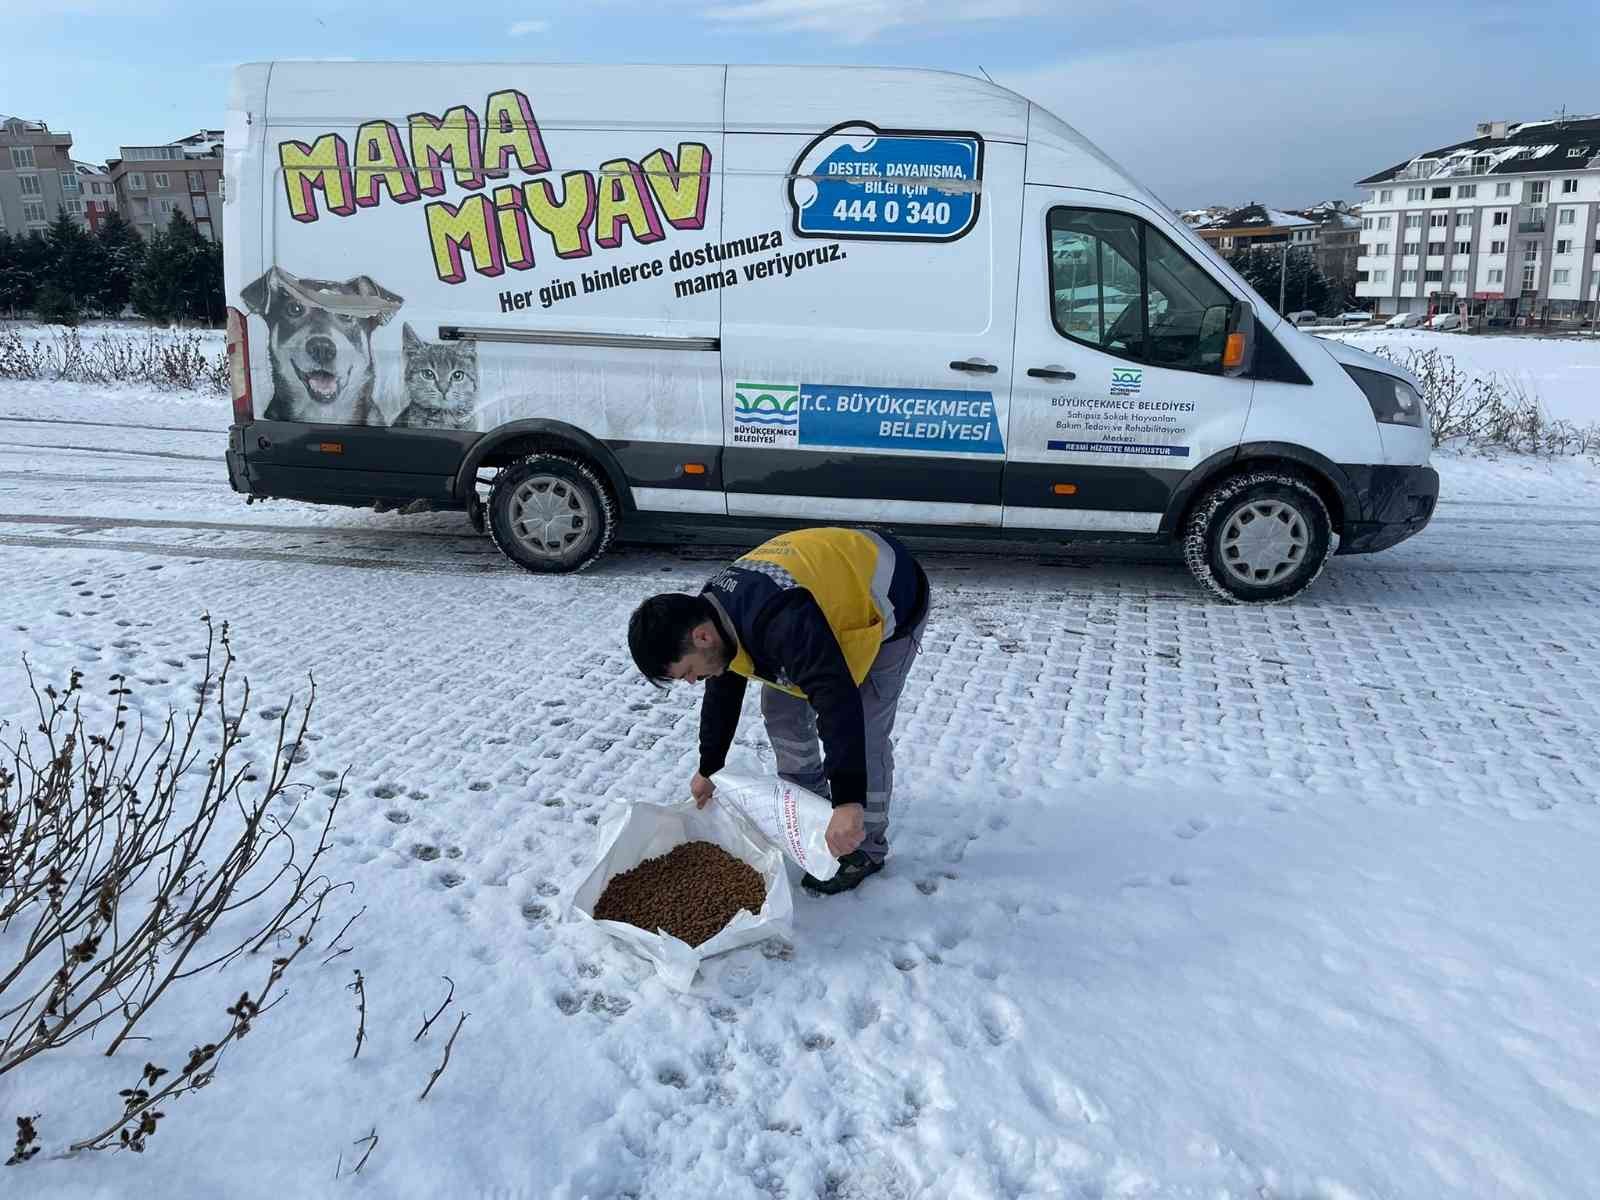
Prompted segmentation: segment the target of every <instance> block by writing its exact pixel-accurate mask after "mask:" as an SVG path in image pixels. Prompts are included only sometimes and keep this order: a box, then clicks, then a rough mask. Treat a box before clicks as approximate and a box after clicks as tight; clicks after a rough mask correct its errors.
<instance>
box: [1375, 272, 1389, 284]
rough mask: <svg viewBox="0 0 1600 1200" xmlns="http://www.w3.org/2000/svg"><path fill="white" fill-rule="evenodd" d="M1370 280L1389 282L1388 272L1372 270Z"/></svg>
mask: <svg viewBox="0 0 1600 1200" xmlns="http://www.w3.org/2000/svg"><path fill="white" fill-rule="evenodd" d="M1372 282H1373V283H1388V282H1389V272H1387V271H1374V272H1373V273H1372Z"/></svg>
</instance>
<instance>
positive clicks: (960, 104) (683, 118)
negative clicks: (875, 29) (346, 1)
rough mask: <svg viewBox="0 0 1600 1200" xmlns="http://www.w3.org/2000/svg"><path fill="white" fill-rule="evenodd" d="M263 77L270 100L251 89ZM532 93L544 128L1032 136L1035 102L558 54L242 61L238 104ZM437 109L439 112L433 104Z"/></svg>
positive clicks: (309, 110)
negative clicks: (565, 59)
mask: <svg viewBox="0 0 1600 1200" xmlns="http://www.w3.org/2000/svg"><path fill="white" fill-rule="evenodd" d="M263 79H264V80H266V97H265V104H264V105H263V103H262V98H261V97H260V96H259V95H257V96H249V95H242V94H241V92H251V91H254V90H255V89H256V88H257V87H259V86H260V85H259V83H257V82H256V81H259V80H263ZM506 88H516V89H518V90H520V91H522V92H523V93H524V94H525V95H527V96H528V98H529V100H530V102H531V104H532V107H533V111H534V115H535V118H536V119H537V120H538V122H539V125H540V127H541V128H543V129H644V128H648V129H662V128H666V129H674V130H685V131H690V130H698V131H704V132H717V131H726V132H730V133H754V132H760V133H793V134H805V135H808V136H814V135H815V134H816V132H817V130H818V129H819V128H825V127H828V126H831V125H833V124H836V123H837V121H838V114H839V113H841V112H857V113H860V114H861V115H862V117H863V119H870V120H871V121H873V122H874V123H875V124H877V125H878V126H879V127H880V128H885V129H892V128H898V127H901V126H905V127H914V128H917V129H922V130H927V129H950V130H960V131H963V132H974V133H978V134H980V135H982V136H983V137H984V138H986V139H988V140H990V141H1001V142H1019V143H1020V142H1026V141H1027V137H1028V101H1027V100H1026V99H1025V98H1024V97H1022V96H1019V95H1017V93H1015V92H1012V91H1009V90H1007V89H1006V88H1003V87H1001V86H999V85H998V84H994V83H990V82H989V81H987V80H984V79H978V78H975V77H973V76H968V75H959V74H956V73H954V72H949V71H932V70H924V69H920V68H896V67H831V66H829V67H803V66H790V67H784V66H778V67H774V66H734V65H722V66H714V65H711V66H656V65H638V66H628V65H609V64H608V65H599V66H596V65H583V64H549V63H516V62H505V63H480V62H473V63H445V62H434V63H426V62H305V61H298V60H297V61H293V62H272V63H264V64H247V65H245V66H241V67H240V68H238V70H237V71H236V72H235V75H234V100H233V103H232V104H231V105H230V107H233V108H235V109H243V110H246V111H249V110H252V109H254V110H257V111H259V110H260V109H261V108H263V107H264V108H265V112H266V118H267V123H268V124H272V125H296V126H337V125H348V124H350V123H352V122H361V121H367V120H385V119H387V120H394V119H396V116H397V115H398V116H399V117H404V116H406V115H408V114H410V113H413V112H416V111H417V105H418V96H419V95H427V96H428V97H430V98H432V97H437V99H431V101H430V102H431V103H433V104H434V105H436V106H437V107H438V108H440V109H444V108H448V107H452V106H454V105H458V104H465V105H468V106H471V107H474V108H476V107H477V106H479V105H481V104H482V103H483V101H484V98H485V97H486V96H488V95H489V94H490V93H492V92H495V91H499V90H503V89H506ZM435 115H437V114H435Z"/></svg>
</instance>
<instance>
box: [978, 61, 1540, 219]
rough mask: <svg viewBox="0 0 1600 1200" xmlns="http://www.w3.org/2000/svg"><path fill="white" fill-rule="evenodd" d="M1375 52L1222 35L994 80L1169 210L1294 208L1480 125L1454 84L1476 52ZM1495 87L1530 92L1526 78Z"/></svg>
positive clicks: (1340, 192)
mask: <svg viewBox="0 0 1600 1200" xmlns="http://www.w3.org/2000/svg"><path fill="white" fill-rule="evenodd" d="M1373 44H1374V41H1373V38H1372V37H1371V36H1369V35H1368V34H1366V33H1360V34H1357V33H1349V34H1329V35H1313V36H1306V37H1280V38H1262V37H1256V38H1251V37H1235V38H1219V39H1214V40H1204V41H1190V42H1183V43H1177V44H1168V45H1162V46H1152V47H1150V48H1147V49H1140V50H1133V51H1126V52H1120V53H1112V54H1103V55H1090V56H1087V57H1083V58H1073V59H1069V60H1068V61H1066V62H1062V63H1059V64H1058V65H1053V66H1049V67H1041V68H1037V69H1034V70H1026V71H996V72H995V78H996V80H997V81H998V82H999V83H1001V84H1003V85H1005V86H1006V87H1009V88H1013V89H1015V90H1016V91H1019V92H1021V93H1022V94H1023V95H1025V96H1028V97H1029V98H1030V99H1033V100H1036V101H1038V103H1040V104H1041V105H1043V106H1044V107H1045V108H1047V109H1049V110H1051V111H1052V112H1054V113H1055V114H1056V115H1057V116H1059V117H1061V119H1062V120H1064V121H1066V122H1067V123H1068V124H1069V125H1073V126H1075V127H1076V128H1078V129H1079V130H1081V131H1082V132H1083V133H1084V134H1085V135H1086V136H1087V137H1090V138H1092V139H1093V140H1094V141H1095V142H1096V144H1098V145H1099V146H1100V147H1101V148H1102V149H1103V150H1104V151H1105V152H1106V153H1107V154H1109V155H1110V156H1111V157H1112V158H1114V159H1116V160H1117V161H1118V162H1120V163H1122V164H1124V165H1125V166H1126V167H1127V168H1128V170H1129V171H1130V172H1131V173H1132V174H1133V175H1134V176H1135V177H1136V178H1138V179H1139V180H1141V181H1142V182H1144V183H1146V184H1147V185H1148V186H1149V187H1150V188H1151V189H1152V190H1153V191H1155V192H1156V193H1157V194H1158V195H1160V196H1161V197H1162V199H1164V200H1166V201H1167V202H1168V203H1171V204H1179V205H1182V206H1189V205H1193V204H1211V203H1219V204H1226V203H1247V202H1249V201H1253V200H1259V201H1262V202H1264V203H1271V204H1275V205H1278V206H1284V205H1301V204H1310V203H1313V202H1315V201H1317V200H1321V199H1326V198H1328V197H1332V196H1341V197H1349V196H1353V195H1354V194H1355V189H1354V187H1353V184H1354V182H1355V181H1356V180H1357V179H1360V178H1362V177H1363V176H1366V175H1371V174H1373V173H1374V172H1376V171H1379V170H1381V169H1383V168H1384V167H1388V166H1392V165H1393V164H1394V163H1396V162H1398V161H1400V160H1402V159H1404V158H1406V157H1407V156H1408V155H1411V154H1416V153H1419V152H1421V151H1422V150H1425V149H1428V148H1430V147H1433V146H1441V145H1447V144H1449V143H1450V142H1452V141H1457V140H1461V139H1464V138H1469V137H1471V136H1472V135H1473V129H1472V122H1473V120H1474V119H1482V115H1479V116H1476V117H1475V116H1473V115H1471V114H1472V113H1475V112H1476V109H1477V108H1481V107H1483V105H1484V102H1483V101H1482V100H1481V98H1479V97H1476V96H1464V95H1462V94H1461V91H1460V89H1459V87H1456V86H1454V83H1453V81H1455V80H1459V79H1462V78H1479V77H1482V72H1483V71H1484V70H1485V69H1487V67H1486V64H1485V63H1484V62H1482V61H1481V59H1482V56H1483V55H1484V53H1485V50H1484V48H1482V47H1474V46H1473V45H1472V44H1471V43H1470V42H1469V41H1464V40H1458V41H1452V40H1451V39H1448V38H1440V39H1437V40H1436V41H1435V42H1434V44H1433V47H1432V52H1431V54H1430V59H1429V62H1428V63H1427V64H1426V65H1425V66H1424V67H1422V68H1421V69H1419V70H1416V71H1404V72H1374V71H1372V69H1371V64H1372V46H1373ZM1414 65H1415V64H1414ZM1501 65H1502V66H1503V64H1501ZM1502 83H1503V84H1504V85H1505V87H1506V89H1507V90H1508V91H1521V90H1522V89H1523V88H1528V90H1529V91H1531V90H1532V89H1531V87H1528V85H1527V84H1526V83H1525V82H1524V80H1522V79H1518V80H1511V79H1508V78H1504V77H1502ZM1469 110H1470V111H1469ZM1483 115H1487V114H1483ZM1062 182H1064V183H1065V182H1069V181H1066V180H1063V181H1062Z"/></svg>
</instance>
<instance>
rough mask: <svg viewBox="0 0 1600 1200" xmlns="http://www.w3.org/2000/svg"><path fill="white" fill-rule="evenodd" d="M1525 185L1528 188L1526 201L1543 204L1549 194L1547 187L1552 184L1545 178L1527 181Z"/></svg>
mask: <svg viewBox="0 0 1600 1200" xmlns="http://www.w3.org/2000/svg"><path fill="white" fill-rule="evenodd" d="M1523 186H1524V187H1525V188H1527V189H1528V198H1527V200H1526V202H1525V203H1528V204H1543V203H1544V202H1545V196H1546V195H1547V191H1546V189H1547V188H1549V186H1550V185H1549V184H1548V183H1546V182H1545V181H1544V180H1543V179H1535V180H1533V181H1532V182H1531V183H1526V184H1524V185H1523Z"/></svg>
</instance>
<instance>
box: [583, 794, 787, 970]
mask: <svg viewBox="0 0 1600 1200" xmlns="http://www.w3.org/2000/svg"><path fill="white" fill-rule="evenodd" d="M718 790H719V798H720V792H721V789H720V787H719V789H718ZM599 832H600V844H599V848H598V853H597V855H596V858H595V863H594V866H593V867H592V868H590V870H589V873H588V874H587V875H586V876H585V877H584V879H583V882H582V883H580V884H579V885H578V888H577V890H576V892H574V894H573V897H572V901H571V903H570V904H569V905H568V908H567V916H568V919H569V920H574V921H581V922H589V923H592V924H593V925H594V927H595V928H596V929H598V930H600V931H601V932H603V933H605V934H607V935H608V936H610V937H613V938H615V939H616V940H617V941H619V942H621V943H622V944H623V945H625V946H629V947H631V948H632V949H634V950H636V951H638V953H640V954H642V955H643V956H644V957H645V958H647V959H649V960H650V961H651V962H653V963H654V964H655V966H656V971H657V973H658V974H659V975H660V976H661V980H662V982H663V983H665V984H666V985H667V986H668V987H670V988H673V989H675V990H677V991H687V990H688V989H689V987H690V986H691V985H692V984H693V982H694V977H695V972H696V971H698V970H699V968H700V964H701V962H702V961H704V960H705V959H708V958H711V957H713V956H715V955H718V954H725V953H727V952H728V951H729V950H737V949H738V948H739V947H741V946H748V945H751V944H752V943H755V942H760V941H764V940H766V939H767V938H769V937H781V938H784V939H788V938H789V937H790V921H791V919H792V918H793V916H794V896H793V894H792V893H791V892H790V890H789V876H788V874H787V873H786V871H785V868H784V864H783V851H782V850H780V849H779V848H778V846H777V845H776V844H775V843H774V842H773V841H772V840H771V839H769V838H768V837H767V836H766V835H764V834H763V833H762V832H761V830H760V829H758V828H757V827H756V825H755V824H754V823H753V822H752V821H751V820H750V819H749V818H748V817H747V816H746V815H745V814H744V813H743V812H741V811H740V809H739V808H737V807H735V806H734V805H732V804H724V803H718V802H717V801H716V800H713V801H712V803H710V804H708V805H706V807H705V808H696V807H695V805H694V801H693V800H692V799H689V798H687V797H685V798H684V799H683V800H682V801H680V802H673V803H668V804H662V803H657V802H654V801H649V800H641V801H636V802H634V803H631V804H621V803H619V804H616V805H614V806H613V807H612V811H611V812H610V813H608V814H607V815H606V817H605V818H604V819H602V820H601V822H600V825H599Z"/></svg>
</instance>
